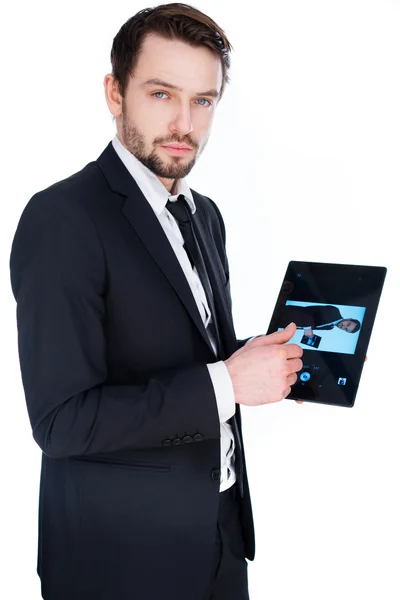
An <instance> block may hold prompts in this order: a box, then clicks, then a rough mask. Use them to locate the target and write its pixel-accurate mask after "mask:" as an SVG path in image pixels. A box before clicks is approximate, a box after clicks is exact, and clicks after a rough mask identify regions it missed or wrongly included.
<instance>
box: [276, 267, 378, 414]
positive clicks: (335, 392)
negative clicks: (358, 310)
mask: <svg viewBox="0 0 400 600" xmlns="http://www.w3.org/2000/svg"><path fill="white" fill-rule="evenodd" d="M386 272H387V269H386V267H377V266H368V265H352V264H341V263H321V262H309V261H290V262H289V263H288V266H287V268H286V273H285V276H284V279H283V283H282V285H281V289H280V292H279V294H278V298H277V301H276V304H275V308H274V311H273V314H272V317H271V321H270V324H269V327H268V331H267V334H270V333H273V332H274V331H276V330H277V327H276V324H277V323H279V315H281V314H282V312H280V311H281V310H282V306H284V305H285V304H286V302H287V300H292V301H293V302H294V301H296V298H294V297H293V295H296V293H297V294H298V293H300V296H301V297H302V298H303V301H306V297H305V296H304V294H305V293H306V290H307V281H308V279H312V278H314V279H313V281H312V283H310V282H309V283H308V285H309V289H310V290H311V289H312V290H314V293H313V292H311V291H310V293H309V294H310V297H309V298H308V300H307V301H309V302H310V303H311V304H312V303H325V304H329V305H336V304H337V305H344V304H348V305H351V304H353V305H354V306H355V305H356V304H357V305H359V306H361V305H362V306H364V305H365V306H366V311H365V316H364V319H363V322H362V326H361V328H360V331H359V337H358V340H357V345H356V348H355V351H354V353H353V354H341V353H340V352H327V351H322V350H319V349H312V350H311V349H308V348H306V347H303V346H302V347H303V357H302V360H303V369H302V370H301V371H300V372H299V373H298V379H297V382H296V383H295V384H294V385H293V386H292V391H291V393H290V394H289V395H288V396H287V398H288V399H291V400H303V401H305V402H314V403H318V404H328V405H331V406H343V407H348V408H351V407H353V406H354V402H355V398H356V395H357V391H358V386H359V382H360V378H361V374H362V369H363V366H364V362H365V356H366V353H367V349H368V345H369V342H370V338H371V334H372V329H373V326H374V322H375V317H376V313H377V309H378V305H379V301H380V297H381V293H382V289H383V284H384V281H385V277H386ZM299 277H301V279H299ZM340 282H342V283H340ZM291 286H292V287H291ZM341 288H342V289H341ZM299 290H301V291H300V292H299ZM352 292H353V296H352ZM325 294H327V295H328V296H329V297H325ZM355 296H357V299H356V300H355V302H352V301H351V300H352V298H355ZM297 300H298V301H300V298H297ZM360 302H363V303H364V304H360ZM343 335H351V334H349V333H346V332H343ZM314 353H316V354H314ZM311 364H312V367H313V369H314V368H315V369H317V371H316V372H315V373H313V374H312V377H310V379H309V380H308V381H301V380H300V375H301V374H302V373H303V372H308V373H309V374H310V365H311ZM322 366H323V372H324V378H321V373H322V371H321V367H322ZM305 367H307V369H306V368H305ZM342 371H343V375H341V376H339V377H338V380H339V379H340V378H341V377H344V374H347V377H346V384H345V386H346V385H347V387H345V386H340V387H339V384H338V385H337V386H336V387H335V385H334V383H333V382H334V377H333V375H334V374H337V373H339V372H340V373H341V372H342ZM314 375H315V376H314ZM321 382H322V383H321ZM340 388H342V389H340Z"/></svg>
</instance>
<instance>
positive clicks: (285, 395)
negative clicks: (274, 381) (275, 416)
mask: <svg viewBox="0 0 400 600" xmlns="http://www.w3.org/2000/svg"><path fill="white" fill-rule="evenodd" d="M291 391H292V388H291V387H288V388H286V390H285V391H284V392H283V393H284V396H283V397H284V398H287V397H288V396H289V394H290V392H291Z"/></svg>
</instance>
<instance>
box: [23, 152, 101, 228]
mask: <svg viewBox="0 0 400 600" xmlns="http://www.w3.org/2000/svg"><path fill="white" fill-rule="evenodd" d="M104 185H105V183H104V176H103V175H102V172H101V170H100V168H99V167H98V165H97V164H96V162H95V161H93V162H90V163H88V164H87V165H86V166H85V167H83V169H81V170H80V171H78V172H76V173H73V174H72V175H70V176H69V177H66V178H65V179H62V180H60V181H57V182H55V183H53V184H51V185H49V186H48V187H46V188H44V189H43V190H40V191H38V192H36V193H35V194H34V195H33V196H32V197H31V198H30V199H29V200H28V202H27V203H26V204H25V206H24V207H23V209H22V212H21V215H20V218H19V224H21V222H23V221H32V223H36V224H39V223H44V222H46V221H47V222H51V221H53V220H54V219H56V220H58V219H59V218H61V219H64V218H66V219H68V220H73V219H74V218H77V217H79V218H81V217H82V215H88V213H91V212H92V211H90V208H89V205H90V203H91V202H92V201H93V198H96V197H97V198H98V197H99V195H100V194H101V192H102V190H103V189H104ZM89 192H90V193H89Z"/></svg>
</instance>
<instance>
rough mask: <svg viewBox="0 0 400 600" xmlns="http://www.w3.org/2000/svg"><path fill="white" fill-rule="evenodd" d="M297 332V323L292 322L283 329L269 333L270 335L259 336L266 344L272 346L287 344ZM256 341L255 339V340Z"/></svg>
mask: <svg viewBox="0 0 400 600" xmlns="http://www.w3.org/2000/svg"><path fill="white" fill-rule="evenodd" d="M295 333H296V325H295V324H294V323H290V325H288V326H287V327H286V328H285V329H282V331H275V333H269V334H268V335H265V336H263V337H262V338H259V339H260V340H261V341H262V344H263V345H264V346H271V345H272V344H285V343H286V342H288V341H289V340H290V339H291V338H292V337H293V336H294V334H295ZM253 342H255V340H253Z"/></svg>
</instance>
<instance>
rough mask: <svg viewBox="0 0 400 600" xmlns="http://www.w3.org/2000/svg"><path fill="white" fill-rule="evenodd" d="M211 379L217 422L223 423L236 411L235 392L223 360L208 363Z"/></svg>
mask: <svg viewBox="0 0 400 600" xmlns="http://www.w3.org/2000/svg"><path fill="white" fill-rule="evenodd" d="M207 367H208V371H209V373H210V377H211V381H212V384H213V386H214V393H215V398H216V400H217V407H218V415H219V422H220V423H225V421H227V420H228V419H230V418H231V417H233V415H234V414H235V411H236V402H235V394H234V391H233V384H232V379H231V376H230V375H229V371H228V368H227V366H226V364H225V363H224V361H223V360H220V361H219V362H216V363H212V364H208V365H207Z"/></svg>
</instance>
